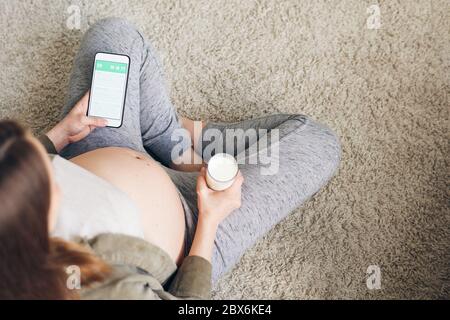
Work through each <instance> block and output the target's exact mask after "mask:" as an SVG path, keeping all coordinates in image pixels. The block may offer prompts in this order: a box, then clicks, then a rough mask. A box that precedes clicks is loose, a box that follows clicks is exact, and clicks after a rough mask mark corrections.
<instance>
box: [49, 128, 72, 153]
mask: <svg viewBox="0 0 450 320" xmlns="http://www.w3.org/2000/svg"><path fill="white" fill-rule="evenodd" d="M46 136H47V137H48V138H49V139H50V141H51V142H52V143H53V145H54V146H55V149H56V151H57V152H58V153H59V152H60V151H61V150H62V149H64V147H65V146H66V145H67V144H68V143H69V139H68V136H67V134H66V133H65V131H64V130H63V129H62V128H61V127H60V124H59V123H58V124H57V125H56V126H54V127H53V128H52V129H51V130H50V131H48V132H47V133H46Z"/></svg>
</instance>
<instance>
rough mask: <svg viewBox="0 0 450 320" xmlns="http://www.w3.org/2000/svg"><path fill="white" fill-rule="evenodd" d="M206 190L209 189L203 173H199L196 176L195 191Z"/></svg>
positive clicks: (202, 191)
mask: <svg viewBox="0 0 450 320" xmlns="http://www.w3.org/2000/svg"><path fill="white" fill-rule="evenodd" d="M207 191H209V188H208V185H207V184H206V180H205V175H204V174H202V173H200V174H199V175H198V177H197V193H204V192H207Z"/></svg>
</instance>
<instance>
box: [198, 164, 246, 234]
mask: <svg viewBox="0 0 450 320" xmlns="http://www.w3.org/2000/svg"><path fill="white" fill-rule="evenodd" d="M243 182H244V177H243V176H242V173H241V172H240V171H239V172H238V174H237V176H236V179H235V181H234V182H233V184H232V185H231V186H230V187H229V188H228V189H226V190H223V191H215V190H212V189H210V188H209V187H208V185H207V184H206V169H205V168H202V169H201V170H200V174H199V176H198V178H197V197H198V199H197V202H198V210H199V220H202V221H203V222H206V223H207V224H209V223H211V224H212V225H213V226H218V225H219V223H220V222H221V221H222V220H224V219H225V218H226V217H227V216H228V215H229V214H231V213H232V212H233V211H234V210H236V209H238V208H240V207H241V189H242V183H243Z"/></svg>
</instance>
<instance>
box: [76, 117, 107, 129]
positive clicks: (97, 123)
mask: <svg viewBox="0 0 450 320" xmlns="http://www.w3.org/2000/svg"><path fill="white" fill-rule="evenodd" d="M81 122H82V123H83V124H84V125H86V126H94V127H106V126H107V125H108V121H107V120H106V119H103V118H97V117H83V118H82V120H81Z"/></svg>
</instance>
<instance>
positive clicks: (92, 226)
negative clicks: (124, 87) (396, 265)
mask: <svg viewBox="0 0 450 320" xmlns="http://www.w3.org/2000/svg"><path fill="white" fill-rule="evenodd" d="M96 52H111V53H120V54H127V55H129V56H130V58H131V64H130V74H129V83H128V92H127V97H126V105H125V113H124V120H123V125H122V127H120V128H109V127H105V125H106V123H105V122H104V120H102V119H98V118H89V117H86V116H85V113H86V108H87V100H88V98H87V97H88V96H87V95H86V92H87V90H88V89H89V86H90V81H91V69H92V65H93V59H94V56H95V54H96ZM63 115H64V118H63V120H62V121H61V122H60V123H59V124H57V125H56V126H55V127H54V128H53V129H52V130H50V131H49V132H48V133H47V135H45V136H43V137H41V138H40V142H41V143H42V144H43V145H44V146H45V148H46V150H45V149H44V148H43V147H42V144H40V143H39V142H38V140H37V139H35V138H33V137H32V136H31V135H30V134H29V133H27V132H26V131H24V130H23V129H22V128H21V127H20V126H19V125H17V124H16V123H14V122H11V121H3V122H0V203H1V204H2V209H1V214H0V283H1V286H0V298H9V299H14V298H40V299H46V298H52V299H65V298H79V297H81V298H84V299H175V298H208V297H209V296H210V291H211V284H213V283H215V282H216V281H217V280H218V279H219V277H220V276H221V275H223V274H224V273H225V272H227V271H228V270H229V269H230V268H231V267H233V266H234V265H235V264H236V262H237V261H238V260H239V258H240V257H241V256H242V254H243V253H244V252H245V251H246V250H247V249H248V248H249V247H251V246H252V245H253V244H254V243H255V242H256V241H257V239H258V238H260V237H261V236H262V235H264V234H265V233H266V232H267V231H269V230H270V229H271V228H272V227H273V226H274V225H275V224H276V223H278V222H279V221H280V220H281V219H283V218H284V217H286V216H287V215H288V214H289V213H290V212H291V211H292V210H294V209H295V208H296V207H298V206H300V205H301V204H302V203H304V202H305V201H306V200H307V199H308V198H310V197H311V196H312V195H313V194H315V193H316V192H317V191H318V190H319V189H320V188H321V187H322V186H324V185H325V184H326V183H327V181H328V180H329V179H330V178H331V177H332V176H333V174H334V173H335V171H336V168H337V166H338V163H339V159H340V149H339V144H338V142H337V139H336V137H335V135H334V134H333V133H332V132H331V131H330V130H329V129H328V128H327V127H325V126H323V125H320V124H318V123H316V122H314V121H312V120H311V119H309V118H307V117H305V116H301V115H273V116H267V117H263V118H258V119H253V120H247V121H243V122H238V123H232V124H224V123H212V122H210V123H206V124H203V125H202V127H203V129H202V136H201V137H200V138H201V139H204V140H205V141H206V140H207V139H205V135H206V134H207V132H208V131H209V130H214V131H215V132H220V133H221V134H222V137H223V138H224V139H225V140H226V136H227V134H228V132H230V130H227V129H237V130H238V131H239V130H241V131H240V132H247V130H248V129H255V130H259V129H264V130H267V132H268V135H270V133H271V132H275V130H276V132H277V137H278V140H277V141H276V143H272V144H270V145H268V148H269V149H270V151H271V156H272V157H274V158H275V160H276V161H277V163H278V167H277V168H278V169H277V171H276V172H275V173H273V174H270V175H264V174H262V173H261V167H262V166H263V165H262V164H259V163H254V162H251V161H247V162H245V163H243V164H241V165H240V173H239V175H238V176H237V178H236V180H235V182H234V183H233V185H232V186H231V187H230V188H229V189H227V190H225V191H213V190H211V189H210V188H208V186H207V185H206V182H205V170H204V169H201V170H200V167H201V165H198V164H188V163H184V164H179V163H180V161H175V160H180V159H181V160H189V161H190V160H193V159H194V158H195V159H196V160H199V159H200V158H198V156H197V155H195V153H193V152H192V153H191V151H192V147H193V146H192V145H193V143H192V142H191V137H194V135H193V129H192V128H193V123H192V121H190V120H188V119H179V118H178V117H177V115H176V112H175V110H174V107H173V106H172V104H171V102H170V100H169V97H168V94H167V91H166V89H165V86H164V79H163V70H162V67H161V64H160V61H159V59H158V58H157V56H156V54H155V52H154V49H153V48H152V47H151V45H150V44H149V43H147V42H146V41H145V40H144V38H143V36H142V35H141V33H139V31H137V30H136V29H135V28H134V27H133V26H132V25H130V24H129V23H128V22H126V21H124V20H122V19H117V18H109V19H105V20H102V21H100V22H98V23H97V24H95V25H94V26H93V27H92V28H91V29H90V30H89V31H88V32H87V33H86V35H85V37H84V39H83V41H82V44H81V48H80V51H79V53H78V54H77V56H76V58H75V62H74V69H73V73H72V76H71V80H70V83H69V92H68V100H67V105H66V107H65V108H64V109H63ZM183 126H184V127H185V128H186V129H182V127H183ZM94 129H95V130H94ZM175 132H177V135H176V136H177V137H178V138H180V132H181V138H183V139H180V140H175V141H173V139H172V137H173V135H174V133H175ZM257 132H263V131H257ZM262 138H263V135H262V134H261V135H258V136H256V140H254V141H246V142H245V143H238V144H237V145H238V147H236V148H234V149H233V150H232V151H231V152H230V153H232V154H233V155H234V156H237V155H238V154H242V152H244V154H246V152H247V151H248V152H247V154H246V155H245V157H247V158H249V157H252V156H254V154H253V155H252V152H250V150H253V151H254V152H256V155H258V153H259V152H262V151H261V150H258V149H254V148H252V145H253V144H254V143H257V142H259V141H260V139H262ZM238 139H239V137H238ZM241 139H245V136H242V137H241ZM241 142H242V141H241ZM214 144H217V146H220V144H219V141H216V140H213V141H210V142H209V143H204V144H203V150H205V148H206V147H208V146H209V147H211V146H214ZM275 145H276V149H275ZM175 146H178V147H180V146H181V151H182V152H181V153H180V154H181V155H180V158H178V159H172V156H171V153H172V150H173V148H174V147H175ZM255 150H256V151H255ZM275 150H276V152H275ZM46 151H47V152H48V153H50V154H51V156H50V157H48V155H47V154H46ZM201 151H202V150H199V153H200V154H201V153H202V152H201ZM266 151H267V150H266ZM58 153H59V155H57V154H58ZM191 154H192V155H193V156H191ZM200 160H201V159H200ZM206 160H207V159H206ZM244 160H245V158H244ZM185 162H187V161H185ZM177 163H178V164H177ZM198 170H200V172H198ZM244 177H245V182H244ZM56 236H57V237H56ZM61 238H62V239H64V240H62V239H61Z"/></svg>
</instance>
